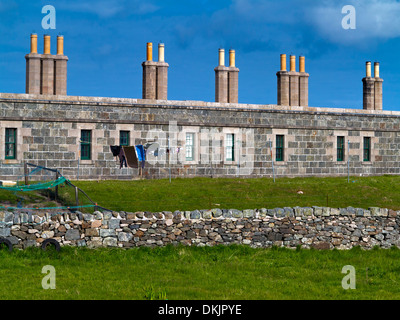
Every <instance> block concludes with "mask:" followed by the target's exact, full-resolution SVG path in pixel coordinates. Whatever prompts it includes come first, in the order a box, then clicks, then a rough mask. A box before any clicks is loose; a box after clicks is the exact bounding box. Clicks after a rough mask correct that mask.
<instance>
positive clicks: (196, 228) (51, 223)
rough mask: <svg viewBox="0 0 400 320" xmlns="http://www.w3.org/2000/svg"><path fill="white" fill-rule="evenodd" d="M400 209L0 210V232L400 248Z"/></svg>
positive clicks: (97, 242)
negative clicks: (91, 211)
mask: <svg viewBox="0 0 400 320" xmlns="http://www.w3.org/2000/svg"><path fill="white" fill-rule="evenodd" d="M399 219H400V211H393V210H388V209H384V208H375V207H374V208H369V209H361V208H352V207H348V208H328V207H294V208H288V207H287V208H275V209H265V208H263V209H255V210H253V209H251V210H242V211H241V210H236V209H230V210H221V209H211V210H194V211H176V212H156V213H151V212H135V213H133V212H110V211H106V212H100V211H96V212H94V214H86V213H81V212H75V213H53V214H51V213H40V214H37V215H35V214H32V212H29V211H23V210H22V209H21V210H20V211H14V212H8V211H0V237H1V238H6V239H7V240H9V241H10V242H11V243H12V245H13V247H15V248H26V247H29V246H40V245H41V244H42V243H43V241H44V240H45V239H49V238H52V239H55V240H57V241H58V242H59V243H60V245H61V246H68V245H70V246H87V247H90V248H96V247H122V248H130V247H139V246H150V247H155V246H165V245H168V244H171V245H180V244H182V245H189V246H190V245H197V246H214V245H229V244H244V245H250V246H252V247H266V248H267V247H272V246H280V247H287V248H297V247H299V246H301V247H302V248H316V249H333V248H337V249H350V248H352V247H354V246H360V247H362V248H364V249H371V248H373V247H375V246H379V247H382V248H390V247H392V246H396V247H400V230H399V227H398V226H399V222H400V221H399Z"/></svg>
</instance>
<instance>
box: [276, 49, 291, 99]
mask: <svg viewBox="0 0 400 320" xmlns="http://www.w3.org/2000/svg"><path fill="white" fill-rule="evenodd" d="M276 76H277V78H278V105H280V106H289V105H290V104H289V72H287V70H286V54H281V70H280V71H278V72H277V73H276Z"/></svg>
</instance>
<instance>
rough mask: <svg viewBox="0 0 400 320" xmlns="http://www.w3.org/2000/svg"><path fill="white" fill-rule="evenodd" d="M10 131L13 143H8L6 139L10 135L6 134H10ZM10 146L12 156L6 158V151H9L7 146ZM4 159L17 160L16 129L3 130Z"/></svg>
mask: <svg viewBox="0 0 400 320" xmlns="http://www.w3.org/2000/svg"><path fill="white" fill-rule="evenodd" d="M10 130H12V132H13V133H12V136H13V142H9V141H8V139H7V138H8V137H10V135H9V134H8V133H9V132H10ZM9 145H11V146H12V151H13V155H12V156H7V151H8V150H9V148H8V146H9ZM4 148H5V149H4V152H5V153H4V158H5V159H6V160H15V159H17V129H16V128H5V142H4Z"/></svg>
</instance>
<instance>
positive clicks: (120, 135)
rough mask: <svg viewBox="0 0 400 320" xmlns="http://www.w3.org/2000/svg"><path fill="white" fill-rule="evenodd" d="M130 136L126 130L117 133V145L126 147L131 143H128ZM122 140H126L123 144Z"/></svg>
mask: <svg viewBox="0 0 400 320" xmlns="http://www.w3.org/2000/svg"><path fill="white" fill-rule="evenodd" d="M122 134H126V137H123V135H122ZM130 136H131V133H130V131H128V130H120V131H119V145H120V146H127V147H128V146H129V145H130V143H131V141H130V140H131V137H130ZM122 139H126V142H125V143H123V141H122Z"/></svg>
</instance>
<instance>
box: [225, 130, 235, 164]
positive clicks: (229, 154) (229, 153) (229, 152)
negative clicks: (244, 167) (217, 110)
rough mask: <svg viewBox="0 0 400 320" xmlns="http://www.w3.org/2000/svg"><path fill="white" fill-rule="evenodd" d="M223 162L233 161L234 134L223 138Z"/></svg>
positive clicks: (228, 134)
mask: <svg viewBox="0 0 400 320" xmlns="http://www.w3.org/2000/svg"><path fill="white" fill-rule="evenodd" d="M228 137H229V138H228ZM228 143H229V144H228ZM225 161H235V134H234V133H227V134H226V136H225Z"/></svg>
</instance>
